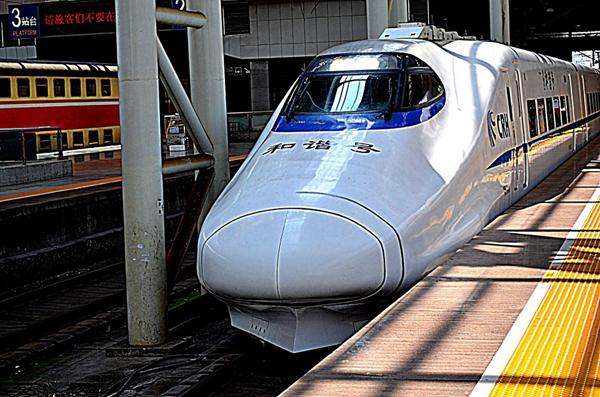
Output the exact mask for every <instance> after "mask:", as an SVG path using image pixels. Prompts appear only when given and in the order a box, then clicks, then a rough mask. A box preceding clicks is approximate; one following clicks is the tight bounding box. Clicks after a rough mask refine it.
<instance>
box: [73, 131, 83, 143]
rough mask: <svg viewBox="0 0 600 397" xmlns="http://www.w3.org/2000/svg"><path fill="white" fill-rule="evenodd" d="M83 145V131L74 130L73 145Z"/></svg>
mask: <svg viewBox="0 0 600 397" xmlns="http://www.w3.org/2000/svg"><path fill="white" fill-rule="evenodd" d="M81 146H83V131H73V147H81Z"/></svg>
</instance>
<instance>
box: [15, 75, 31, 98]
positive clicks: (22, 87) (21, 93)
mask: <svg viewBox="0 0 600 397" xmlns="http://www.w3.org/2000/svg"><path fill="white" fill-rule="evenodd" d="M17 95H18V97H19V98H29V97H30V96H31V86H30V82H29V79H17Z"/></svg>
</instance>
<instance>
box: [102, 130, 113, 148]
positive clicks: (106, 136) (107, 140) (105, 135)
mask: <svg viewBox="0 0 600 397" xmlns="http://www.w3.org/2000/svg"><path fill="white" fill-rule="evenodd" d="M102 143H103V144H104V145H112V144H113V143H114V141H113V132H112V130H111V129H105V130H104V131H102Z"/></svg>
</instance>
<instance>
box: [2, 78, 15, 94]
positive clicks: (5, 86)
mask: <svg viewBox="0 0 600 397" xmlns="http://www.w3.org/2000/svg"><path fill="white" fill-rule="evenodd" d="M10 97H12V87H11V84H10V79H7V78H2V79H0V98H10Z"/></svg>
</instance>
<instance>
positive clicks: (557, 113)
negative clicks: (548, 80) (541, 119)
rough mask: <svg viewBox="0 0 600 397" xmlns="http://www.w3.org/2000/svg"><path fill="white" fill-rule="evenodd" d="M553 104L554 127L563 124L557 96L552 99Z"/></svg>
mask: <svg viewBox="0 0 600 397" xmlns="http://www.w3.org/2000/svg"><path fill="white" fill-rule="evenodd" d="M552 102H553V105H554V120H556V127H557V128H558V127H560V126H561V125H563V122H562V119H561V118H560V101H559V99H558V97H557V96H555V97H554V99H553V100H552Z"/></svg>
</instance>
